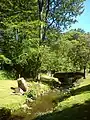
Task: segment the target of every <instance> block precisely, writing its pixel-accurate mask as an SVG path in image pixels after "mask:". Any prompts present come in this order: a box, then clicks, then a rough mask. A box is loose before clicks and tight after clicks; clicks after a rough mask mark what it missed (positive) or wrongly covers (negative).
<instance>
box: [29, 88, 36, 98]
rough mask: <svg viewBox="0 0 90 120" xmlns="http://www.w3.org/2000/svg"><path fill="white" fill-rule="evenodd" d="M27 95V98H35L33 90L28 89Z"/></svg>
mask: <svg viewBox="0 0 90 120" xmlns="http://www.w3.org/2000/svg"><path fill="white" fill-rule="evenodd" d="M27 97H28V98H32V99H36V93H35V91H34V90H30V91H29V92H28V93H27Z"/></svg>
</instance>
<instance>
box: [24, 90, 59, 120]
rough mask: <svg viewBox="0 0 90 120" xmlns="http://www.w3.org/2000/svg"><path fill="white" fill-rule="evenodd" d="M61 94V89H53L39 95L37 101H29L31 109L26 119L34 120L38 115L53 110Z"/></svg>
mask: <svg viewBox="0 0 90 120" xmlns="http://www.w3.org/2000/svg"><path fill="white" fill-rule="evenodd" d="M59 95H60V91H57V90H54V91H53V90H52V91H50V92H49V93H47V94H45V95H43V96H40V97H38V98H37V99H36V100H35V101H33V102H31V103H29V107H30V108H31V109H30V110H29V112H28V113H29V114H28V115H27V116H26V117H25V118H24V120H33V119H35V118H36V117H37V116H38V115H42V114H44V113H47V112H49V111H53V108H54V107H55V103H54V101H55V100H57V98H58V97H59Z"/></svg>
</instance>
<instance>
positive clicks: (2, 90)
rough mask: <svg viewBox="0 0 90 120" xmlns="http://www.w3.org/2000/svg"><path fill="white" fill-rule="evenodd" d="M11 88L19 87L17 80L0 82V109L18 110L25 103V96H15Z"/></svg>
mask: <svg viewBox="0 0 90 120" xmlns="http://www.w3.org/2000/svg"><path fill="white" fill-rule="evenodd" d="M10 87H17V82H16V80H0V107H8V108H15V109H17V108H18V107H20V105H21V104H23V103H24V102H25V96H20V95H13V94H12V90H11V89H10Z"/></svg>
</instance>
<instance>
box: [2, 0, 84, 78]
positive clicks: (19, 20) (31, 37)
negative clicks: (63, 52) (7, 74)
mask: <svg viewBox="0 0 90 120" xmlns="http://www.w3.org/2000/svg"><path fill="white" fill-rule="evenodd" d="M83 1H84V0H80V1H78V0H74V1H70V0H68V1H65V0H38V1H37V0H14V1H13V0H1V1H0V9H1V10H0V11H1V12H0V15H1V17H0V25H1V30H0V31H2V32H3V35H2V40H0V49H1V51H2V54H3V55H4V56H5V57H6V58H8V59H10V60H11V69H14V70H15V71H16V73H17V74H19V73H20V74H21V75H24V76H26V77H27V74H28V73H30V72H31V73H32V76H33V77H35V76H36V74H37V71H39V69H40V67H41V57H43V56H41V53H40V52H41V51H40V47H41V46H44V45H48V46H49V42H46V41H47V40H48V41H51V39H52V40H53V39H54V40H53V41H52V43H53V44H54V43H55V44H56V45H57V46H58V44H57V43H58V36H59V33H60V30H61V29H62V28H66V27H67V26H68V25H70V24H71V23H74V22H76V16H77V15H79V14H81V13H82V12H83ZM54 32H55V33H54ZM50 33H51V34H50ZM52 34H53V35H52ZM54 34H55V35H54ZM53 37H54V38H53ZM43 40H44V41H43ZM54 41H56V42H54ZM52 43H51V44H52ZM52 46H53V45H52ZM58 47H59V46H58ZM54 48H55V47H54ZM51 50H52V47H51V48H50V51H49V52H50V55H48V59H49V58H50V61H51V59H53V58H54V55H55V56H56V55H57V52H56V51H58V50H54V51H53V52H52V51H51ZM53 53H54V54H53ZM50 61H49V63H52V64H53V63H54V62H55V59H53V61H52V62H50ZM49 63H48V65H50V64H49ZM55 63H56V62H55ZM6 66H7V65H6V64H5V66H4V67H5V69H6V68H10V66H9V67H6ZM50 66H51V67H52V65H50Z"/></svg>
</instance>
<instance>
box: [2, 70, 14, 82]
mask: <svg viewBox="0 0 90 120" xmlns="http://www.w3.org/2000/svg"><path fill="white" fill-rule="evenodd" d="M12 79H14V75H13V74H12V73H9V72H7V71H4V70H0V80H12Z"/></svg>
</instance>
